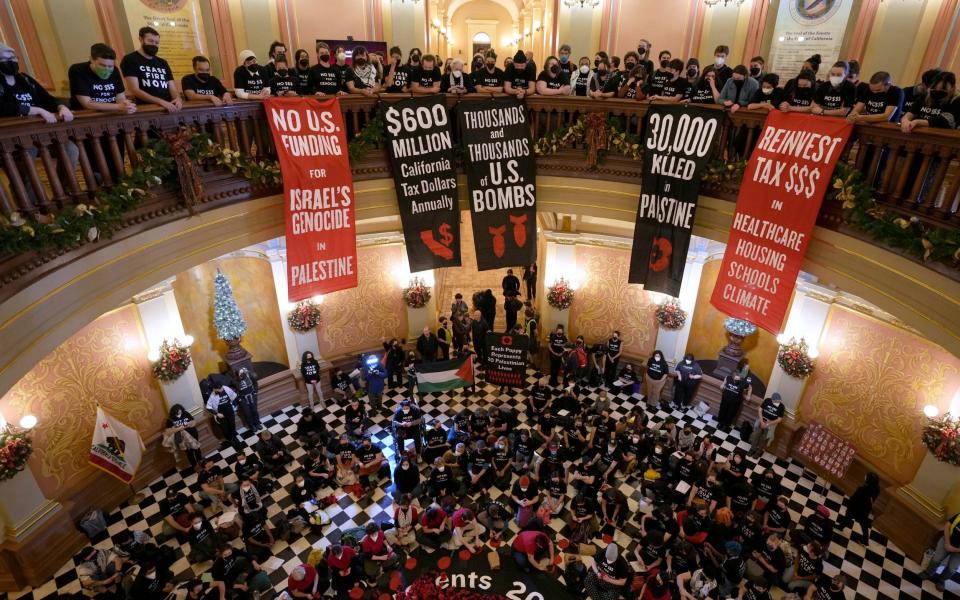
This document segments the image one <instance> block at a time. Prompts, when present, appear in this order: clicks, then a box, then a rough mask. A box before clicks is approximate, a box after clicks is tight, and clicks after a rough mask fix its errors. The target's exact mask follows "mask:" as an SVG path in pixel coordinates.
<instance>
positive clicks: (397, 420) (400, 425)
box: [393, 400, 423, 454]
mask: <svg viewBox="0 0 960 600" xmlns="http://www.w3.org/2000/svg"><path fill="white" fill-rule="evenodd" d="M422 424H423V413H421V412H420V409H419V408H417V407H415V406H412V405H411V403H410V401H408V400H404V401H402V402H401V403H400V408H398V409H397V412H395V413H394V415H393V432H394V433H393V435H394V438H395V439H396V441H397V448H398V449H400V450H401V451H403V450H404V448H405V447H406V441H407V440H413V442H414V445H415V446H416V449H417V450H416V451H417V454H420V453H421V451H422V450H423V437H422V436H421V435H420V426H421V425H422Z"/></svg>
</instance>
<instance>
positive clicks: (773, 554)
mask: <svg viewBox="0 0 960 600" xmlns="http://www.w3.org/2000/svg"><path fill="white" fill-rule="evenodd" d="M760 555H761V556H762V557H763V560H765V561H767V563H769V564H770V566H771V567H773V568H774V569H776V570H777V571H783V569H784V567H786V566H787V557H786V556H785V555H784V554H783V550H781V549H780V546H779V545H777V547H776V548H774V549H773V550H771V549H770V548H767V545H766V544H764V545H763V547H762V548H760Z"/></svg>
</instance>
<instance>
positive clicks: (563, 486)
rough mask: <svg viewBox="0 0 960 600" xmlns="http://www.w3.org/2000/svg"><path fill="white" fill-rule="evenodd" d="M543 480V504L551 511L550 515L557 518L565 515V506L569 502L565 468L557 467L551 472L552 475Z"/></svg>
mask: <svg viewBox="0 0 960 600" xmlns="http://www.w3.org/2000/svg"><path fill="white" fill-rule="evenodd" d="M541 481H543V486H542V488H543V504H541V507H545V508H546V510H547V511H549V513H550V517H551V518H554V519H557V518H560V517H561V516H562V515H563V507H564V506H565V505H566V503H567V481H566V479H565V478H564V474H563V470H562V469H557V470H553V471H551V472H550V476H549V477H548V478H547V479H545V480H541Z"/></svg>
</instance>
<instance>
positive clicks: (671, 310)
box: [655, 298, 687, 330]
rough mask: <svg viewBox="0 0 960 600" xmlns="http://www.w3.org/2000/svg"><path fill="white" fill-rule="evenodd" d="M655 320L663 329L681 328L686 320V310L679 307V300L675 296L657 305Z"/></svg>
mask: <svg viewBox="0 0 960 600" xmlns="http://www.w3.org/2000/svg"><path fill="white" fill-rule="evenodd" d="M655 314H656V316H657V322H658V323H660V327H663V328H664V329H673V330H676V329H683V326H684V324H685V323H686V322H687V311H685V310H683V309H682V308H680V302H679V301H678V300H677V299H676V298H671V299H670V300H667V301H666V302H664V303H663V304H659V305H657V310H656V313H655Z"/></svg>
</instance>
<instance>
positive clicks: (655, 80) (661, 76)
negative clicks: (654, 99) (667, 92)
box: [650, 69, 673, 96]
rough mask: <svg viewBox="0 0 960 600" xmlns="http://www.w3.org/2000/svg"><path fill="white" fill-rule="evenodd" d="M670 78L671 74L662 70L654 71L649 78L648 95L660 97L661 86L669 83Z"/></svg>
mask: <svg viewBox="0 0 960 600" xmlns="http://www.w3.org/2000/svg"><path fill="white" fill-rule="evenodd" d="M672 78H673V73H671V72H669V71H666V70H664V69H657V70H656V71H654V72H653V75H651V76H650V95H651V96H662V95H663V94H662V92H663V84H665V83H666V82H668V81H670V79H672Z"/></svg>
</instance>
